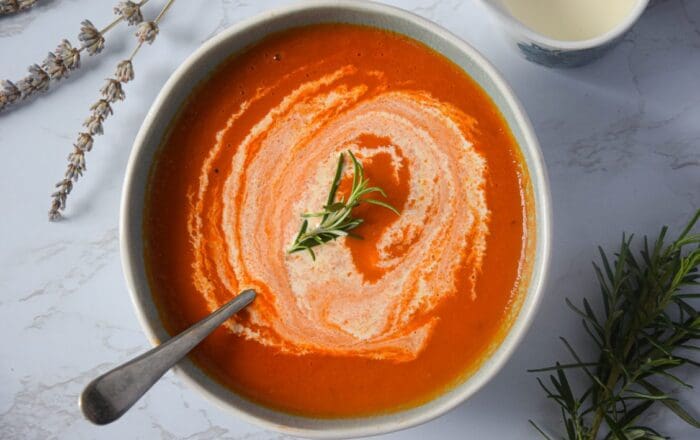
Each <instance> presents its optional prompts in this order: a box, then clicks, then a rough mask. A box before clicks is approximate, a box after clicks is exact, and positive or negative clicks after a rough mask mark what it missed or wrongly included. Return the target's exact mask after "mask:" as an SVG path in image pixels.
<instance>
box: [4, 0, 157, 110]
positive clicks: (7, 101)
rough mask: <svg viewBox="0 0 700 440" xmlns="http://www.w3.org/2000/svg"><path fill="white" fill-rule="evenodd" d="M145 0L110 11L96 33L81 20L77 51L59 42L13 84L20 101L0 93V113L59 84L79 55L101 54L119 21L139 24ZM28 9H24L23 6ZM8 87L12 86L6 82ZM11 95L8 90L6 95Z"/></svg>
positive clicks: (8, 0) (19, 0)
mask: <svg viewBox="0 0 700 440" xmlns="http://www.w3.org/2000/svg"><path fill="white" fill-rule="evenodd" d="M13 1H14V0H0V7H2V5H3V4H8V5H9V4H10V3H12V4H15V3H17V4H20V3H23V2H24V3H26V2H27V0H17V1H16V2H15V3H13ZM148 1H149V0H141V1H140V2H132V1H122V2H119V3H118V4H117V6H116V7H115V8H114V13H115V14H116V15H117V18H115V19H114V20H113V21H112V22H111V23H109V24H108V25H107V26H105V27H104V28H103V29H101V30H99V29H97V27H96V26H95V25H94V24H92V22H91V21H90V20H83V21H82V22H81V23H80V33H79V34H78V40H79V41H80V43H81V45H80V47H78V48H76V47H73V46H72V45H71V43H70V42H69V41H68V40H65V39H64V40H62V41H61V43H59V45H58V47H57V48H56V50H55V51H54V52H49V54H48V55H47V57H46V59H45V60H44V62H43V63H42V64H41V65H37V64H33V65H32V66H30V67H29V75H27V76H26V77H24V78H22V79H20V80H19V81H17V83H16V85H17V89H18V90H19V92H20V95H19V98H20V99H12V96H7V95H6V92H5V91H4V88H3V89H0V111H2V110H3V109H6V108H8V107H9V106H10V105H12V104H14V103H16V102H18V101H20V100H24V99H27V98H28V97H30V96H32V95H34V94H36V93H38V92H40V91H44V90H47V89H48V88H49V85H50V82H51V81H59V80H61V79H63V78H66V77H67V76H68V75H69V74H70V72H71V71H72V70H75V69H77V68H79V67H80V53H81V52H82V51H84V50H85V51H87V53H88V54H89V55H96V54H98V53H100V52H102V49H104V45H105V37H104V36H105V34H106V33H107V32H109V31H110V30H111V29H112V28H114V27H115V26H116V25H117V24H119V23H120V22H122V21H126V22H127V25H133V24H138V23H140V22H141V21H143V15H142V14H141V6H143V5H145V4H146V3H148ZM27 7H28V6H27ZM10 84H13V83H11V82H10ZM11 92H14V90H13V89H10V90H9V91H8V93H11Z"/></svg>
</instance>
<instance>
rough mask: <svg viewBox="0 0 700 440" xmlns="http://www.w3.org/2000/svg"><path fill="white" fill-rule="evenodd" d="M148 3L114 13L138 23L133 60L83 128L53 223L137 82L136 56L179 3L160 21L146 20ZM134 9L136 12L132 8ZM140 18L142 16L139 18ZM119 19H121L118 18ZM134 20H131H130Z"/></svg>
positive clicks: (54, 197) (120, 68) (109, 84)
mask: <svg viewBox="0 0 700 440" xmlns="http://www.w3.org/2000/svg"><path fill="white" fill-rule="evenodd" d="M147 1H148V0H142V1H141V2H140V3H138V4H136V3H133V2H121V3H120V4H119V5H118V6H117V7H116V8H114V12H115V13H116V14H118V15H119V16H120V19H123V20H127V21H128V22H129V23H130V24H131V23H132V21H133V24H136V23H137V20H138V23H139V24H138V28H137V30H136V33H135V35H136V39H137V44H136V47H135V48H134V50H133V51H132V53H131V55H130V56H129V58H127V59H125V60H122V61H120V62H119V63H118V64H117V68H116V70H115V72H114V76H113V77H112V78H108V79H107V80H106V82H105V84H104V86H102V88H101V89H100V94H101V96H102V98H100V99H99V100H98V101H97V102H95V103H94V104H93V105H92V106H91V107H90V110H91V111H92V113H91V114H90V116H88V118H87V119H86V120H85V122H83V126H84V127H85V128H86V130H87V131H85V132H81V133H79V134H78V138H77V140H76V142H75V143H74V144H73V151H72V152H71V153H70V154H69V155H68V166H67V167H66V171H65V173H64V176H63V179H61V180H60V181H59V182H58V183H56V188H57V189H56V191H55V192H54V193H53V194H51V207H50V208H49V220H51V221H55V220H59V219H60V218H61V217H62V215H61V211H63V210H65V208H66V199H67V198H68V194H70V192H71V191H72V190H73V185H74V183H75V182H77V181H78V179H79V178H80V177H81V176H82V175H83V173H84V172H85V170H86V169H87V168H86V162H85V153H87V152H88V151H90V150H92V146H93V143H94V136H96V135H100V134H103V133H104V128H103V125H102V124H103V122H104V120H105V119H106V118H107V117H108V116H110V115H112V114H113V110H112V104H114V103H115V102H117V101H121V100H123V99H124V98H125V93H124V90H123V87H122V84H126V83H127V82H129V81H131V80H132V79H134V67H133V63H132V61H133V59H134V56H136V53H137V52H138V51H139V49H140V48H141V47H142V46H143V44H144V43H148V44H152V43H153V41H155V38H156V36H157V35H158V24H159V22H160V21H161V19H162V18H163V16H164V15H165V13H166V12H167V11H168V9H169V8H170V6H171V5H172V4H173V2H174V1H175V0H168V1H167V2H166V3H165V5H164V6H163V8H162V9H161V10H160V12H159V13H158V15H157V16H156V18H155V19H154V20H152V21H142V20H143V17H141V12H140V10H139V7H140V6H141V5H143V4H145V3H146V2H147ZM128 8H134V9H128ZM136 15H138V17H135V16H136ZM118 20H119V19H118ZM130 20H131V21H130ZM89 50H90V49H88V51H89Z"/></svg>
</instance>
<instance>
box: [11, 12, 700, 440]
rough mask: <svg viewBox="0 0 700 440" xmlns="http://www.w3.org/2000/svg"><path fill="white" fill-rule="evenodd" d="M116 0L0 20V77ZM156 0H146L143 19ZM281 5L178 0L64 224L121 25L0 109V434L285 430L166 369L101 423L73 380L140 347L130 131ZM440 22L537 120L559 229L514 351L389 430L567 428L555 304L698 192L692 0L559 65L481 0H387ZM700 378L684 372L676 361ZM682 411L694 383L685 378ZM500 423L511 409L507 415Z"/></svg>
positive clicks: (677, 427) (100, 15)
mask: <svg viewBox="0 0 700 440" xmlns="http://www.w3.org/2000/svg"><path fill="white" fill-rule="evenodd" d="M113 3H116V0H115V1H109V2H107V1H99V2H97V1H90V0H43V1H40V6H38V7H36V8H34V9H33V10H31V11H29V12H27V13H23V14H18V15H15V16H12V17H5V18H0V59H2V60H3V62H2V63H0V77H2V78H9V79H13V80H14V79H17V78H18V77H19V76H20V75H22V74H23V73H24V72H25V69H26V67H27V66H28V65H29V64H31V63H34V62H39V61H41V60H42V59H43V57H44V56H45V55H46V52H47V51H48V50H50V49H52V48H53V47H54V46H55V45H56V44H57V43H58V41H59V40H60V39H61V38H64V37H66V38H71V39H72V41H75V35H77V32H78V27H79V23H80V21H81V20H82V19H84V18H89V19H90V20H92V21H93V23H95V24H96V25H98V26H100V25H102V24H105V23H107V22H108V21H109V20H111V8H112V6H113ZM159 3H162V0H151V1H150V2H149V4H148V6H147V7H146V9H145V13H146V14H148V15H151V16H152V15H153V14H154V13H156V12H157V10H158V8H159ZM283 3H287V2H282V1H275V0H263V1H236V0H211V1H208V2H194V1H183V0H181V1H177V2H176V3H175V5H174V6H173V8H172V10H171V12H170V13H169V14H168V15H167V16H166V18H165V20H164V21H163V23H162V29H161V34H160V35H159V37H158V40H157V41H156V43H155V44H154V46H153V47H146V48H144V50H143V53H142V54H140V55H139V57H138V58H137V59H136V61H135V68H136V80H135V81H134V82H132V83H129V84H128V86H127V87H126V94H127V99H126V101H124V102H122V103H119V104H117V105H115V115H114V117H113V118H110V120H108V121H107V122H106V123H105V136H102V137H100V138H98V139H97V140H96V142H95V147H94V149H93V151H92V152H90V153H89V154H88V156H87V161H88V170H87V173H86V175H85V176H84V178H83V179H82V180H81V181H80V182H79V183H78V185H77V186H76V188H75V190H74V191H73V193H72V194H71V199H70V200H69V203H70V206H69V208H68V211H67V216H68V220H66V221H64V222H61V223H58V224H49V223H48V222H47V221H46V211H47V209H48V203H49V200H50V199H49V195H50V193H51V189H52V185H53V183H54V182H55V181H56V180H57V179H58V178H59V177H60V175H61V173H62V172H63V169H64V166H65V156H66V155H67V154H68V152H69V150H70V143H71V142H72V139H73V137H74V136H75V134H76V133H77V132H78V131H79V130H80V129H81V126H80V124H81V123H82V121H83V119H84V118H85V117H86V116H87V111H88V108H89V106H90V104H91V103H92V102H93V101H94V100H95V98H96V97H97V94H98V90H99V87H100V85H101V83H102V81H103V79H104V78H105V77H108V76H109V75H110V74H111V73H112V70H113V69H114V66H115V65H116V63H117V61H118V60H119V59H121V58H124V57H126V56H128V53H129V51H130V48H131V47H132V45H133V37H132V36H131V34H132V33H133V30H132V29H128V30H127V29H126V28H124V27H121V28H117V29H115V30H114V32H112V33H110V35H109V37H108V41H107V46H106V49H105V51H104V53H102V54H101V55H99V56H98V57H90V58H86V59H85V60H84V61H85V66H84V68H83V69H84V70H83V71H81V72H80V73H78V74H76V75H75V77H74V78H71V79H69V80H66V81H64V83H62V84H59V85H57V86H56V87H52V90H51V91H50V92H49V93H46V94H45V95H43V96H39V97H38V98H37V99H35V100H33V101H32V102H29V103H27V105H23V106H18V107H17V108H15V109H13V110H12V111H10V112H6V113H3V114H0V154H1V155H2V157H3V172H2V173H0V188H2V190H3V191H2V193H3V213H2V215H1V216H0V238H2V240H1V241H0V242H1V243H2V245H0V292H1V293H0V322H1V323H2V329H3V338H2V342H1V343H0V437H1V438H3V439H22V440H25V439H124V438H129V439H154V438H159V439H193V440H205V439H231V440H243V439H247V440H272V439H281V438H284V437H283V436H280V435H278V434H276V433H272V432H267V431H264V430H261V429H259V428H257V427H255V426H251V425H248V424H246V423H244V422H242V421H240V420H236V419H234V418H232V417H231V416H230V415H228V414H227V413H226V412H224V411H222V410H220V409H218V408H216V407H214V406H213V405H211V404H210V403H208V402H207V401H206V400H205V399H204V398H202V397H201V396H200V395H199V394H197V393H195V392H194V391H192V390H191V389H190V388H189V387H187V386H185V385H184V384H183V383H182V382H181V380H180V379H179V378H178V377H176V376H175V375H173V374H172V373H168V374H167V375H166V377H165V378H164V380H163V381H161V382H160V383H158V384H156V386H155V387H154V388H153V390H152V391H151V392H150V393H149V394H148V395H147V396H146V397H145V398H144V399H143V400H141V401H140V402H139V403H138V404H137V406H136V407H135V408H134V409H133V410H132V411H131V412H130V413H129V414H127V415H126V416H124V418H123V419H121V420H119V421H118V422H116V423H114V424H112V425H109V426H106V427H95V426H92V425H90V424H89V423H87V422H86V421H84V420H83V419H82V417H81V416H80V413H79V410H78V407H77V396H78V394H79V393H80V391H81V389H82V387H83V386H85V385H86V384H87V383H88V382H89V381H90V379H91V378H93V377H94V376H95V375H97V374H99V373H101V372H103V371H105V370H107V369H108V368H109V367H110V366H112V365H114V364H116V363H117V362H120V361H123V360H125V359H127V358H129V357H131V356H133V355H135V354H136V353H139V352H141V351H143V350H145V349H146V348H147V347H148V341H147V340H146V338H145V336H144V335H143V333H142V332H141V330H140V328H139V325H138V323H137V321H136V318H135V315H134V312H133V310H132V306H131V303H130V299H129V296H128V294H127V292H126V287H125V283H124V279H123V276H122V273H121V267H120V263H119V246H118V233H117V223H118V211H119V197H120V193H121V183H122V178H123V173H124V167H125V165H126V161H127V158H128V154H129V146H130V144H131V142H132V141H133V139H134V136H135V135H136V131H137V130H138V127H139V125H140V123H141V120H142V119H143V117H144V115H145V114H146V111H147V110H148V107H149V106H150V104H151V102H152V101H153V99H154V98H155V95H156V93H157V92H158V90H159V89H160V87H161V86H162V85H163V84H164V83H165V81H166V80H167V79H168V77H169V76H170V74H171V73H172V72H173V71H174V70H175V68H176V67H177V66H178V65H179V63H180V62H182V60H183V59H184V58H185V57H186V56H188V55H189V54H190V53H191V52H192V51H194V50H195V49H196V48H197V47H198V46H199V45H200V44H201V43H202V42H203V41H206V40H207V39H209V38H211V37H212V36H214V35H216V34H217V33H218V32H220V31H222V30H223V29H225V28H226V27H227V26H229V25H230V24H232V23H235V22H237V21H239V20H241V19H243V18H246V17H249V16H252V15H254V14H256V13H258V12H261V11H263V10H265V9H268V8H270V7H273V6H275V5H278V4H283ZM389 3H391V4H394V5H397V6H400V7H403V8H405V9H408V10H411V11H413V12H415V13H417V14H420V15H422V16H424V17H427V18H429V19H431V20H434V21H437V22H438V23H440V24H442V25H443V26H445V27H446V28H447V29H449V30H450V31H452V32H454V33H455V34H456V35H458V36H460V37H461V38H464V39H465V40H467V41H468V42H470V43H471V44H472V45H474V46H475V47H476V48H477V49H478V50H479V51H480V52H482V53H483V54H484V55H485V56H486V57H487V58H489V59H490V60H491V61H492V62H493V63H494V64H495V66H496V67H497V68H498V70H499V71H501V72H502V74H503V75H504V76H505V77H506V79H507V80H508V81H509V82H510V84H511V85H512V86H513V88H514V90H515V92H516V94H517V95H518V96H519V97H520V98H521V100H522V102H523V104H524V106H525V108H526V110H527V111H528V113H529V116H530V118H531V119H532V122H533V124H534V126H535V129H536V131H537V134H538V136H539V139H540V142H541V144H542V149H543V152H544V157H545V161H546V163H547V167H548V172H549V175H550V179H551V184H552V196H553V211H554V212H553V214H554V218H553V220H554V237H553V249H552V251H553V259H552V266H551V273H550V283H549V285H548V288H547V290H546V292H545V297H544V300H543V304H542V308H541V310H540V312H539V314H538V317H537V319H536V321H535V323H534V325H533V327H532V329H531V330H530V332H529V333H528V335H527V337H526V338H525V340H524V342H523V344H522V346H521V347H520V348H519V349H518V350H517V351H516V353H515V354H514V356H513V357H512V359H511V360H510V362H509V363H508V364H507V365H506V367H505V368H504V369H503V370H502V372H501V373H500V374H499V375H498V376H497V378H496V379H495V380H494V381H492V382H491V383H490V384H488V385H487V386H486V387H485V388H484V389H483V390H482V391H480V392H479V393H478V394H477V395H475V396H474V397H473V398H472V399H470V400H469V401H468V402H466V403H465V404H463V405H461V406H459V407H458V408H457V409H455V410H454V411H452V412H451V413H449V414H447V415H445V416H443V417H441V418H440V419H438V420H435V421H433V422H430V423H428V424H426V425H423V426H421V427H418V428H414V429H411V430H408V431H404V432H400V433H395V434H391V435H387V436H384V438H386V439H422V438H425V437H434V438H438V437H439V438H446V439H453V438H454V439H456V438H465V436H469V437H470V438H496V439H525V438H532V439H535V438H538V437H537V435H536V433H535V432H534V431H533V430H532V429H531V428H530V427H529V425H528V423H527V420H528V419H530V418H531V419H534V420H536V421H538V422H540V423H541V424H543V425H545V426H548V427H551V428H552V431H556V429H561V426H559V425H558V424H557V423H558V421H559V415H558V414H557V412H556V408H555V407H554V406H553V405H551V404H550V403H549V402H547V401H546V399H545V398H544V396H543V395H542V393H541V392H540V391H539V389H538V387H537V384H536V382H535V380H534V377H532V376H531V375H529V374H528V373H526V372H525V370H526V369H527V368H533V367H538V366H542V365H544V364H548V363H550V362H552V361H554V360H555V359H557V358H559V359H566V357H565V356H566V354H565V351H564V349H563V347H561V346H560V345H559V344H558V342H557V340H556V335H559V334H561V335H563V336H566V337H567V338H569V339H570V340H571V341H573V342H574V343H577V342H579V341H584V340H585V338H584V334H583V331H582V330H581V328H580V327H579V324H578V323H577V322H576V320H575V319H571V318H572V315H571V314H570V313H569V312H568V311H567V309H566V306H565V305H564V297H569V298H571V299H572V300H574V301H576V300H577V299H579V298H580V297H582V296H583V295H588V296H594V295H596V292H597V290H596V289H597V287H596V284H595V280H594V277H593V274H592V272H591V270H590V261H591V259H593V258H594V254H595V246H596V245H598V244H600V245H602V246H604V247H607V248H612V247H613V246H615V245H616V243H617V242H618V240H619V239H620V233H621V231H622V230H623V229H626V228H629V229H631V230H633V231H635V232H639V233H650V234H653V233H655V232H656V231H657V229H658V227H659V226H660V225H662V224H664V223H666V224H669V225H670V226H671V227H672V228H678V227H680V226H681V225H682V224H683V223H684V222H685V221H686V219H687V218H688V216H689V215H690V213H691V212H692V211H694V209H696V208H697V207H698V206H700V191H698V189H699V188H700V125H699V124H698V121H700V93H699V92H698V91H699V90H700V75H698V72H700V2H698V1H696V0H657V1H654V2H652V4H651V6H650V7H649V9H648V10H647V11H646V12H645V14H644V15H643V16H642V18H641V20H640V21H639V23H638V24H637V25H636V26H635V27H634V28H633V30H632V31H631V32H630V33H629V34H627V35H626V36H625V38H624V40H623V41H622V42H621V43H620V44H619V45H618V46H617V47H615V48H614V49H612V50H611V51H610V52H609V53H608V54H606V55H605V56H604V57H603V58H602V59H601V60H599V61H597V62H595V63H593V64H591V65H588V66H586V67H583V68H581V69H574V70H568V71H558V70H549V69H546V68H544V67H541V66H538V65H534V64H531V63H529V62H527V61H525V60H524V59H523V58H522V57H520V55H519V54H518V53H517V52H516V50H515V49H513V48H511V47H510V46H509V45H508V43H507V41H506V39H505V38H504V37H503V35H501V33H500V30H499V27H498V24H497V22H496V21H495V20H493V19H491V18H490V17H489V16H487V15H485V10H483V9H482V8H481V7H480V6H479V5H478V4H477V2H475V1H471V0H465V1H456V0H449V1H435V0H391V1H390V2H389ZM685 377H686V378H687V379H688V380H690V381H691V382H692V383H695V384H696V385H697V384H698V377H697V374H696V375H695V376H693V375H690V374H687V375H686V376H685ZM683 398H684V399H686V400H688V401H689V402H690V405H689V406H690V407H691V408H692V409H693V410H694V411H695V413H696V414H697V413H700V396H699V395H698V394H697V393H696V392H695V393H692V392H685V393H684V394H683ZM649 418H650V420H649V422H650V423H653V424H655V425H656V426H658V428H659V429H660V430H661V431H662V432H664V433H666V434H669V435H671V436H673V438H676V439H691V438H697V435H698V434H697V431H694V430H693V429H692V428H690V427H687V426H685V425H682V424H681V423H679V422H677V420H676V419H675V418H674V417H672V416H670V415H669V414H668V413H667V412H666V411H665V410H664V409H663V408H661V407H659V408H656V409H655V410H653V411H652V412H651V414H650V416H649ZM504 421H506V422H504Z"/></svg>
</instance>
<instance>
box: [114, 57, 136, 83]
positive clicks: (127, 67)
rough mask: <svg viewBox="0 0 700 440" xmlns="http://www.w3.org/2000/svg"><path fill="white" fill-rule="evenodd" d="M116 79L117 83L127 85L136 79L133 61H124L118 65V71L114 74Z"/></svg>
mask: <svg viewBox="0 0 700 440" xmlns="http://www.w3.org/2000/svg"><path fill="white" fill-rule="evenodd" d="M114 77H115V78H116V79H117V81H121V82H123V83H127V82H129V81H131V80H132V79H134V67H133V65H132V64H131V60H124V61H122V62H120V63H119V64H117V71H116V72H115V73H114Z"/></svg>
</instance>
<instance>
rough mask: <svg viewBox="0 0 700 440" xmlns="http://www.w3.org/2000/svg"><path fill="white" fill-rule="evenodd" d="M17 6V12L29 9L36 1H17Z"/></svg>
mask: <svg viewBox="0 0 700 440" xmlns="http://www.w3.org/2000/svg"><path fill="white" fill-rule="evenodd" d="M16 3H17V6H18V7H19V10H20V11H21V10H23V9H27V8H31V7H32V6H34V3H36V0H17V1H16Z"/></svg>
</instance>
